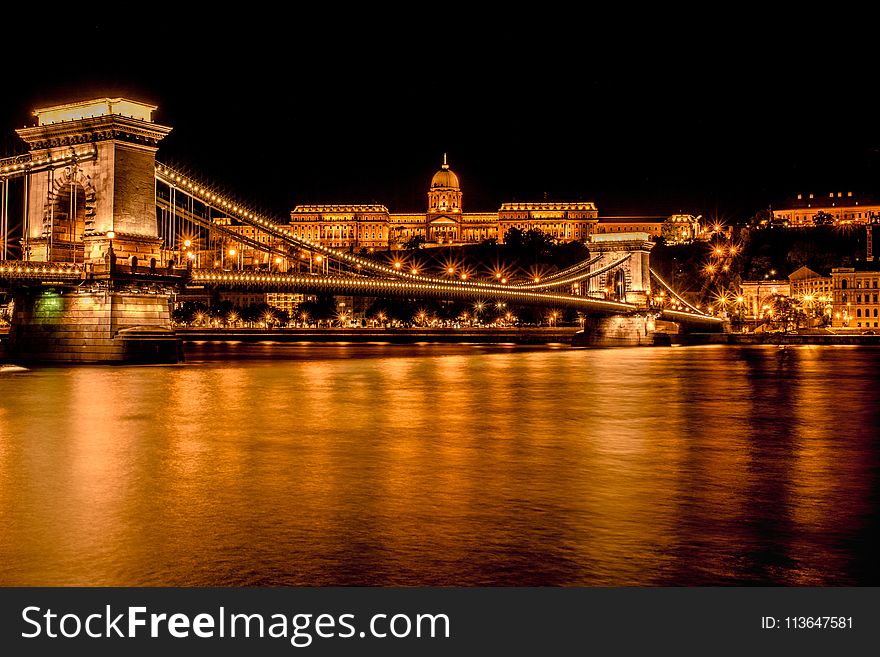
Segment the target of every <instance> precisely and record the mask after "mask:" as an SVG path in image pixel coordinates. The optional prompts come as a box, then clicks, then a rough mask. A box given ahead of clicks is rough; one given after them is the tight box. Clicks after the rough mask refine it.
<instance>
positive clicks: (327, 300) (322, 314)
mask: <svg viewBox="0 0 880 657" xmlns="http://www.w3.org/2000/svg"><path fill="white" fill-rule="evenodd" d="M298 310H299V314H300V315H302V314H303V313H305V314H306V315H307V316H308V317H309V318H311V319H335V318H336V312H337V310H336V298H335V297H334V296H333V295H332V294H319V295H318V296H317V297H316V299H315V301H304V302H303V303H301V304H299V309H298Z"/></svg>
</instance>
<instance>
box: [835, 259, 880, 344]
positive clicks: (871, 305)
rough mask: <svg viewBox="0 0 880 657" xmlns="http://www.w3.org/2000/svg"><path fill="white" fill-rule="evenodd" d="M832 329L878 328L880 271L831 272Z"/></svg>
mask: <svg viewBox="0 0 880 657" xmlns="http://www.w3.org/2000/svg"><path fill="white" fill-rule="evenodd" d="M831 280H832V296H833V299H834V301H833V305H832V308H831V326H832V327H834V328H854V329H869V328H870V329H876V328H880V298H878V295H880V287H878V284H880V271H877V270H876V269H875V270H866V269H865V270H863V269H857V268H854V267H840V268H837V269H832V270H831Z"/></svg>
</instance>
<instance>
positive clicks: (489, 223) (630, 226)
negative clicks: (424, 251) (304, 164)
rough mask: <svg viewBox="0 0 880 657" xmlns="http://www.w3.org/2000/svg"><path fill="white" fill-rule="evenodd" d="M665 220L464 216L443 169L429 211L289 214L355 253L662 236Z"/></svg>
mask: <svg viewBox="0 0 880 657" xmlns="http://www.w3.org/2000/svg"><path fill="white" fill-rule="evenodd" d="M663 221H664V218H662V217H643V218H616V219H615V220H612V221H609V222H603V221H602V220H601V219H600V218H599V216H598V211H597V209H596V205H595V204H594V203H592V202H590V201H536V202H514V203H503V204H502V205H501V208H500V209H499V210H498V211H497V212H464V210H463V203H462V191H461V183H460V181H459V178H458V175H456V173H455V172H454V171H452V169H450V168H449V164H448V163H447V161H446V156H445V155H444V156H443V165H442V166H441V168H440V170H439V171H438V172H437V173H435V174H434V176H433V178H431V184H430V186H429V188H428V199H427V209H426V211H425V212H409V213H395V212H389V210H388V208H387V207H385V206H384V205H375V204H372V205H335V204H334V205H297V206H296V207H295V208H294V209H293V211H292V212H291V213H290V230H291V231H292V232H293V234H294V235H295V236H296V237H299V238H302V239H307V240H311V241H314V242H318V243H320V244H322V245H324V246H328V247H331V248H336V249H346V250H350V251H354V250H360V249H368V250H370V249H380V250H381V249H387V248H400V247H401V246H402V245H404V244H407V243H411V244H412V243H413V242H412V241H411V240H413V239H414V238H421V239H422V240H424V243H425V245H426V246H429V247H430V246H441V245H448V244H465V243H474V242H481V241H483V240H487V239H497V240H498V241H499V242H503V241H504V237H505V235H506V233H507V231H508V230H510V229H511V228H518V229H520V230H523V231H526V230H530V229H536V230H540V231H541V232H543V233H546V234H547V235H549V236H551V237H553V238H554V239H556V240H559V241H563V242H568V241H572V240H585V239H586V238H587V237H588V236H589V235H591V234H592V233H604V232H630V231H640V232H647V233H649V234H652V235H659V234H660V227H661V225H662V223H663Z"/></svg>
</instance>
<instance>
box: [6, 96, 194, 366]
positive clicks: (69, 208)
mask: <svg viewBox="0 0 880 657" xmlns="http://www.w3.org/2000/svg"><path fill="white" fill-rule="evenodd" d="M155 109H156V108H155V106H153V105H147V104H145V103H140V102H136V101H131V100H125V99H122V98H102V99H98V100H89V101H83V102H78V103H70V104H66V105H57V106H54V107H46V108H43V109H38V110H35V112H34V114H35V115H36V116H37V125H36V126H33V127H29V128H22V129H20V130H18V131H17V132H18V134H19V136H20V137H21V138H22V139H23V140H24V141H25V142H27V144H28V146H29V147H30V154H31V157H32V162H33V164H34V166H35V173H33V174H31V175H30V184H29V186H28V195H27V206H28V207H27V211H28V218H29V226H30V228H29V230H28V234H27V235H26V236H25V237H24V239H23V240H22V246H23V249H24V253H25V257H26V259H29V260H31V261H51V262H74V263H83V264H84V272H83V278H82V281H77V282H71V283H64V282H59V283H57V284H54V283H53V284H46V283H45V282H44V284H41V285H32V284H23V285H20V286H18V287H17V288H15V289H14V297H13V300H14V308H15V310H14V313H13V318H12V322H11V327H10V333H9V336H10V355H11V356H12V357H13V358H14V359H15V360H17V361H23V362H66V363H122V362H142V361H148V362H175V361H176V360H178V358H179V342H178V340H177V338H176V336H175V334H174V332H173V330H172V329H171V324H170V299H171V294H172V291H173V286H174V284H175V278H174V276H173V273H169V272H166V274H168V275H167V276H165V275H163V274H159V273H157V267H161V265H162V264H164V263H162V257H161V256H162V254H161V245H162V242H163V240H162V239H161V238H160V237H159V234H158V226H157V220H156V186H155V185H156V183H155V154H156V150H157V148H158V143H159V141H160V140H161V139H162V138H163V137H165V135H167V134H168V133H169V132H170V130H171V128H168V127H165V126H161V125H158V124H156V123H153V121H152V112H153V110H155ZM153 261H155V262H153ZM114 263H115V264H114ZM154 264H155V265H156V266H155V267H154V266H153V265H154ZM138 267H140V268H141V269H142V270H146V271H148V272H149V273H146V272H143V271H138ZM148 267H149V269H147V268H148ZM85 282H88V284H87V285H84V284H83V283H85Z"/></svg>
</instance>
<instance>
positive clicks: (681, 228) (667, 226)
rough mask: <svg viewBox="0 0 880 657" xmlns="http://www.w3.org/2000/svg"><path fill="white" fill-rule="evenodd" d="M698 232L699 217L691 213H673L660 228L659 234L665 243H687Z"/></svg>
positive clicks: (695, 236) (694, 237)
mask: <svg viewBox="0 0 880 657" xmlns="http://www.w3.org/2000/svg"><path fill="white" fill-rule="evenodd" d="M700 233H701V229H700V217H695V216H694V215H692V214H674V215H672V216H671V217H669V218H668V219H667V220H666V221H664V222H663V224H662V226H661V228H660V234H661V236H662V237H663V239H664V240H666V243H667V244H689V243H690V242H693V241H694V240H695V239H697V237H699V235H700Z"/></svg>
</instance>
